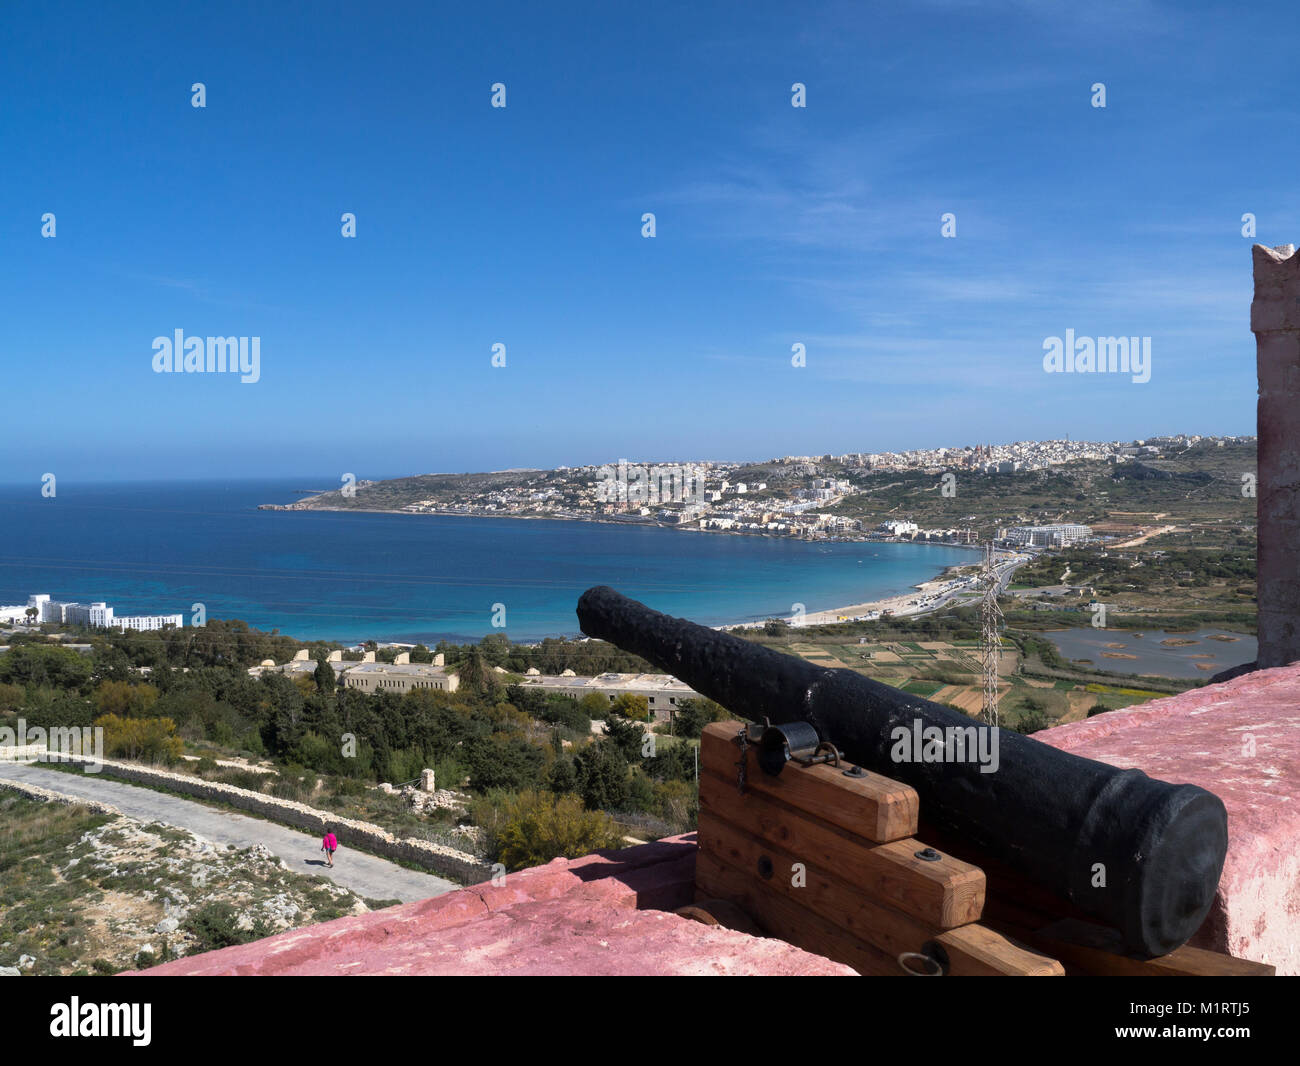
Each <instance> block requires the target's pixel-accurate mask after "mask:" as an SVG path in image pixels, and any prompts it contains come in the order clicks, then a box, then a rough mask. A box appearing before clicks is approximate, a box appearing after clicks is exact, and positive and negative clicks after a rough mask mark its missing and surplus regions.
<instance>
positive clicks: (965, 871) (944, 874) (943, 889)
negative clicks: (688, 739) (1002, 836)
mask: <svg viewBox="0 0 1300 1066" xmlns="http://www.w3.org/2000/svg"><path fill="white" fill-rule="evenodd" d="M805 772H806V771H805V770H803V769H801V768H797V767H791V768H789V769H788V770H787V771H786V773H791V774H801V773H805ZM783 776H784V775H783ZM700 809H701V811H702V812H710V813H713V814H716V815H718V816H719V817H720V818H722V819H724V820H725V821H727V822H729V823H730V824H731V825H734V826H737V827H739V828H740V829H743V830H744V831H745V832H747V833H749V834H751V835H752V836H754V837H756V838H758V839H760V840H764V841H766V842H767V843H769V844H772V845H774V846H776V847H780V848H783V849H784V850H785V851H787V852H788V853H790V854H791V855H794V856H797V857H798V858H799V859H800V860H801V861H803V862H805V863H807V864H810V865H812V866H815V867H817V868H819V869H823V870H828V871H834V872H835V873H836V874H837V875H838V876H839V877H841V878H842V879H843V880H845V881H847V882H848V883H849V884H850V885H852V886H853V887H854V888H855V889H857V890H858V891H860V892H862V893H865V894H867V895H870V896H873V897H875V898H878V899H879V900H880V901H881V902H882V903H886V904H888V905H889V906H891V907H895V908H897V909H898V910H900V911H902V912H903V913H904V914H910V915H912V916H913V917H914V918H917V919H919V920H920V921H922V922H925V923H927V924H929V925H932V926H934V927H935V928H937V929H952V928H954V927H956V926H959V925H966V924H967V923H968V922H973V921H976V920H977V919H978V918H979V916H980V914H981V912H982V910H983V906H984V873H983V871H982V870H980V869H979V867H977V866H972V865H970V864H969V863H965V862H962V861H961V860H960V859H956V858H953V857H952V856H950V855H946V854H945V855H941V857H940V858H939V859H938V860H937V861H935V862H927V861H925V860H923V859H918V858H917V857H916V853H917V852H918V851H921V850H922V849H923V848H924V847H925V845H924V844H922V843H921V842H920V841H918V840H916V839H914V838H912V837H905V838H903V839H902V840H895V841H891V842H890V843H888V844H874V843H872V842H871V841H869V840H867V839H865V838H863V837H860V836H857V835H856V834H853V833H850V832H848V831H847V830H845V829H841V828H840V827H838V826H835V825H832V824H830V823H829V822H826V821H823V820H822V819H820V818H818V817H817V816H816V815H814V814H810V813H807V812H805V811H802V810H797V809H795V808H793V807H791V806H790V805H789V804H787V803H785V802H784V801H782V800H779V799H777V798H775V797H774V796H769V795H767V794H766V793H763V792H759V791H757V790H751V791H750V792H749V794H747V795H743V796H742V795H741V794H740V793H739V792H738V791H737V790H736V783H735V781H728V780H724V779H723V778H721V777H718V776H717V775H715V774H713V773H712V772H708V771H706V772H703V773H701V774H700Z"/></svg>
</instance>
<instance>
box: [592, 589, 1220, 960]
mask: <svg viewBox="0 0 1300 1066" xmlns="http://www.w3.org/2000/svg"><path fill="white" fill-rule="evenodd" d="M578 621H579V623H580V625H581V626H582V631H583V632H584V633H585V634H587V635H588V636H591V637H597V638H599V639H602V640H606V641H609V642H610V643H611V644H615V645H617V646H618V647H620V648H622V649H623V650H624V651H629V652H632V653H634V654H636V655H639V656H641V657H642V658H643V659H646V660H647V661H649V662H651V663H653V664H654V665H655V666H656V667H658V668H659V669H661V670H664V671H666V672H667V673H670V674H672V675H673V676H674V677H676V678H678V679H679V680H681V681H683V682H685V683H686V684H687V685H689V686H690V687H691V688H693V689H694V690H695V691H696V692H699V693H700V694H701V695H704V696H707V697H708V698H710V699H712V700H715V701H716V702H717V703H720V704H721V705H722V706H723V707H725V708H727V710H729V711H731V712H732V713H733V714H737V715H739V716H740V717H742V718H746V719H749V720H751V721H762V720H763V719H764V718H768V719H770V720H771V721H772V722H773V723H781V722H790V721H795V720H800V721H805V722H808V723H809V724H811V725H812V726H814V727H815V728H816V729H817V730H818V732H819V733H820V734H821V737H822V739H823V740H828V741H830V742H831V743H833V744H835V745H836V747H838V748H839V750H840V751H841V752H842V753H843V755H844V756H845V758H847V759H850V760H852V761H853V762H855V763H857V764H859V765H861V766H863V767H865V768H866V769H868V770H874V771H875V772H877V773H880V774H883V775H886V776H888V777H891V778H894V779H896V780H899V781H904V782H906V783H908V784H910V785H912V786H913V787H914V788H915V789H916V790H917V792H918V794H919V795H920V797H921V809H922V811H923V812H924V814H925V817H926V818H927V820H928V821H930V822H932V823H934V824H935V825H936V826H938V827H939V828H940V829H942V830H945V831H950V832H952V833H954V834H956V835H958V836H959V837H960V838H961V839H962V840H965V841H968V842H969V843H970V844H971V845H972V846H973V847H975V848H978V849H980V850H981V851H983V852H984V853H985V854H988V855H990V856H992V857H993V858H996V859H998V860H1001V861H1002V862H1004V863H1005V864H1006V865H1007V866H1009V867H1010V868H1012V869H1014V870H1016V871H1017V872H1019V873H1021V874H1022V875H1023V876H1025V877H1026V878H1027V879H1029V880H1031V881H1033V882H1035V883H1037V884H1039V885H1041V886H1043V887H1044V888H1046V889H1048V890H1049V891H1051V892H1053V893H1055V894H1056V895H1058V896H1060V897H1062V898H1064V899H1067V900H1069V901H1070V902H1072V903H1073V904H1075V905H1076V906H1077V907H1079V908H1080V909H1082V910H1084V911H1086V912H1087V913H1089V914H1091V915H1093V916H1095V917H1097V918H1098V919H1100V920H1101V921H1103V922H1104V923H1105V924H1107V925H1109V926H1111V927H1113V928H1114V929H1116V930H1118V932H1119V933H1120V935H1121V937H1122V939H1123V943H1124V947H1125V949H1126V950H1127V951H1129V952H1131V953H1133V954H1136V955H1142V956H1145V957H1153V956H1156V955H1164V954H1167V953H1168V952H1170V951H1172V950H1173V949H1174V948H1176V947H1178V946H1179V945H1181V944H1183V943H1184V942H1186V940H1187V939H1188V937H1190V936H1191V935H1192V934H1193V933H1195V932H1196V930H1197V928H1198V927H1199V926H1200V924H1201V922H1202V921H1203V920H1204V919H1205V916H1206V914H1207V913H1208V912H1209V909H1210V906H1211V904H1212V903H1213V902H1214V893H1215V890H1216V888H1217V887H1218V883H1219V876H1220V874H1221V873H1222V872H1223V861H1224V857H1225V855H1226V853H1227V847H1228V821H1227V812H1226V811H1225V809H1224V806H1223V802H1222V801H1221V800H1220V799H1219V798H1218V797H1217V796H1215V795H1214V794H1213V793H1210V792H1207V791H1205V790H1204V789H1202V788H1198V787H1196V786H1195V785H1173V784H1169V783H1168V782H1165V781H1158V780H1155V779H1153V778H1150V777H1148V776H1147V775H1146V774H1144V773H1142V772H1141V771H1140V770H1122V769H1119V768H1117V767H1114V766H1109V765H1107V764H1105V763H1100V762H1096V761H1094V760H1092V759H1084V758H1081V757H1079V756H1077V755H1071V754H1069V753H1068V752H1063V751H1060V750H1058V749H1056V748H1053V747H1049V746H1048V745H1047V744H1043V743H1041V742H1039V741H1036V740H1034V739H1032V738H1031V737H1027V736H1023V735H1021V734H1019V733H1016V732H1014V731H1012V730H1004V729H998V728H997V727H988V726H983V725H980V724H977V723H975V722H973V720H972V719H971V718H969V717H967V716H966V715H964V714H961V713H960V712H958V711H955V710H952V709H951V708H948V707H944V706H941V705H940V704H937V703H931V702H930V701H929V700H923V699H920V698H918V697H915V696H910V695H908V694H907V693H905V692H902V691H900V690H898V689H894V688H890V687H889V686H887V685H883V684H881V683H880V682H877V681H872V680H870V679H869V678H866V677H863V676H862V675H860V674H858V673H855V672H854V671H852V670H844V669H827V668H824V667H819V666H815V665H813V664H812V663H809V662H807V661H805V660H803V659H797V658H794V657H793V656H789V655H783V654H781V653H779V652H775V651H772V650H770V649H767V648H763V647H760V646H759V645H757V644H754V643H751V642H749V641H746V640H741V639H739V638H738V637H734V636H731V635H730V634H727V633H723V632H719V631H717V630H713V629H708V628H706V627H704V626H700V625H696V624H695V623H693V622H689V621H686V620H685V619H681V618H672V617H669V616H668V615H665V614H661V613H660V612H658V611H654V610H651V609H650V608H648V607H646V606H645V605H644V604H641V603H638V602H637V601H636V600H632V599H629V598H628V597H626V596H623V595H621V594H620V593H618V592H616V591H614V590H613V589H611V588H608V587H606V586H597V587H595V588H591V589H588V590H587V591H586V592H585V593H584V594H583V595H582V598H581V599H580V600H579V601H578ZM930 727H938V729H939V730H941V731H944V732H943V735H944V736H962V735H965V736H967V737H971V736H972V735H973V734H972V730H975V731H977V732H978V731H982V732H983V734H984V735H983V736H982V737H980V738H979V739H980V741H981V742H982V743H983V744H984V745H985V747H984V748H983V749H979V748H978V747H977V748H976V750H985V751H989V750H992V751H996V752H997V760H996V769H995V770H993V771H992V772H986V771H987V770H988V767H989V762H990V760H987V759H986V760H984V761H983V762H982V763H981V762H979V761H977V760H973V759H971V758H961V759H953V758H951V757H950V756H951V754H952V753H953V752H954V751H955V752H960V751H961V748H960V747H954V746H952V745H951V744H949V745H948V747H947V748H945V749H944V750H945V752H947V753H948V756H949V757H945V758H942V759H941V760H940V761H924V760H922V761H915V759H914V760H913V761H900V759H901V756H900V754H899V753H900V747H899V744H900V743H901V744H902V745H903V746H904V747H906V746H907V738H910V737H916V736H918V735H920V736H924V735H925V733H924V732H922V731H926V730H929V729H930ZM952 730H956V731H958V732H952ZM900 731H901V732H900ZM931 735H937V734H933V733H931ZM994 744H996V747H992V745H994ZM937 750H938V749H936V748H931V754H934V753H935V752H936V751H937ZM970 750H971V748H970V747H969V746H968V747H967V749H966V752H967V754H969V753H970ZM922 754H923V753H922V752H916V751H915V750H914V749H913V750H912V752H911V755H912V756H915V757H916V758H918V759H919V758H920V756H921V755H922ZM909 757H911V756H909Z"/></svg>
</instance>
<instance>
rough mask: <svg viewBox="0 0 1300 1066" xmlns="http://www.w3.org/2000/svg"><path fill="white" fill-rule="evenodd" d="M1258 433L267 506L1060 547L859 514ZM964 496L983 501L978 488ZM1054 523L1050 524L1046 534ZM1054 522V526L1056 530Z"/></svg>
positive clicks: (387, 491)
mask: <svg viewBox="0 0 1300 1066" xmlns="http://www.w3.org/2000/svg"><path fill="white" fill-rule="evenodd" d="M1253 442H1254V438H1253V437H1206V436H1201V435H1197V434H1179V435H1174V436H1160V437H1150V438H1144V439H1135V440H1128V441H1109V442H1098V441H1074V440H1069V439H1065V440H1048V441H1018V442H1015V443H1012V444H974V445H966V446H964V447H952V448H928V449H917V450H912V451H899V452H878V453H849V454H844V455H829V454H827V455H821V456H783V457H778V458H773V459H770V460H766V461H764V462H750V463H741V462H716V461H692V462H685V463H672V464H669V463H656V462H629V461H627V460H619V461H618V462H617V463H609V464H605V465H587V466H576V467H567V466H566V467H558V468H556V469H554V470H519V471H498V472H495V473H491V474H482V475H477V474H456V475H453V474H429V475H421V476H417V477H410V478H398V479H394V480H390V481H380V482H361V483H359V484H358V485H356V486H355V487H353V488H352V489H351V490H350V491H347V490H345V491H341V492H328V493H321V494H319V495H316V496H311V497H308V498H307V499H304V500H300V501H298V502H297V503H293V504H287V505H274V504H272V505H266V506H267V507H268V509H274V510H315V509H339V510H354V509H360V510H384V511H397V512H400V513H406V514H434V515H464V516H477V517H496V518H550V519H569V520H583V521H601V522H619V523H624V522H625V523H636V524H644V525H658V526H665V527H673V528H677V529H682V530H692V531H701V532H714V533H739V534H757V535H764V536H778V537H795V538H801V539H806V540H891V541H900V540H905V541H926V542H938V543H943V544H950V545H973V544H976V543H982V542H985V541H987V540H990V539H992V540H995V541H996V542H998V543H999V545H1000V546H1005V547H1008V548H1021V547H1063V546H1069V545H1073V544H1076V543H1079V542H1081V541H1087V540H1088V539H1090V538H1091V537H1092V532H1093V531H1092V530H1090V529H1089V528H1088V526H1087V524H1086V523H1080V522H1069V521H1065V520H1064V519H1065V516H1064V515H1058V516H1049V517H1052V518H1053V520H1051V521H1044V522H1034V521H1031V520H1030V519H1031V516H1030V515H1028V514H1023V513H1018V512H1016V511H1013V510H1008V511H1006V512H999V511H992V510H990V509H989V507H988V506H987V504H984V505H982V506H980V507H978V508H975V509H973V513H970V514H966V515H959V516H957V520H956V521H946V522H943V523H942V524H938V523H934V522H927V521H925V520H924V519H922V518H920V517H919V516H918V515H916V514H913V513H910V511H909V509H908V508H907V507H906V505H904V506H902V507H901V509H900V508H899V507H891V508H890V512H891V513H890V514H889V515H888V517H885V518H883V520H877V521H872V518H871V516H870V515H865V514H864V512H866V511H869V510H870V509H871V507H870V505H871V504H873V503H875V502H877V501H879V500H880V499H881V498H882V496H881V493H882V492H884V491H887V490H889V489H891V488H894V487H895V485H894V484H893V483H889V481H888V477H887V475H898V476H899V477H903V478H911V479H913V480H915V479H917V478H921V477H932V478H934V482H933V485H932V488H933V492H932V493H931V495H937V496H940V497H947V498H955V497H957V496H958V495H959V493H958V491H957V479H958V478H963V479H971V478H980V477H990V476H998V475H1017V474H1026V475H1029V474H1036V473H1037V474H1040V475H1047V474H1051V473H1053V472H1056V471H1065V472H1069V471H1072V470H1075V469H1083V468H1084V467H1086V466H1089V465H1091V466H1099V467H1100V468H1101V469H1103V470H1106V469H1110V470H1115V469H1119V468H1123V467H1125V466H1128V467H1130V468H1133V469H1135V470H1137V471H1138V472H1139V473H1140V472H1142V467H1143V464H1145V463H1148V462H1152V461H1158V460H1161V459H1166V458H1175V457H1178V456H1180V455H1183V454H1185V453H1188V452H1190V451H1192V450H1193V449H1198V450H1204V449H1206V448H1214V449H1220V448H1225V447H1227V446H1229V445H1253ZM963 498H969V499H972V501H973V502H976V503H979V500H978V493H976V494H969V493H968V494H966V496H965V497H963ZM1044 527H1051V528H1050V529H1048V531H1047V532H1042V528H1044ZM1057 527H1060V528H1057ZM1145 532H1147V530H1146V529H1145V527H1142V526H1141V525H1140V524H1139V525H1132V524H1130V525H1125V524H1123V523H1121V524H1120V525H1119V526H1117V527H1116V528H1115V529H1114V530H1106V529H1099V530H1097V537H1099V538H1101V539H1102V540H1105V539H1106V538H1108V537H1112V536H1121V535H1123V534H1125V533H1131V534H1133V535H1140V534H1141V533H1145Z"/></svg>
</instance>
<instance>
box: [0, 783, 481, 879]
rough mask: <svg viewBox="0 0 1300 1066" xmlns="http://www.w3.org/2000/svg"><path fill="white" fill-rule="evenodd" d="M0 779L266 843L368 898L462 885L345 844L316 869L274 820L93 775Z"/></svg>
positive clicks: (298, 837) (294, 835)
mask: <svg viewBox="0 0 1300 1066" xmlns="http://www.w3.org/2000/svg"><path fill="white" fill-rule="evenodd" d="M0 778H5V779H8V780H10V781H21V782H23V783H24V784H28V785H37V786H39V787H40V788H47V789H49V790H50V791H51V792H60V793H62V794H63V795H65V796H73V797H76V798H78V799H96V800H100V801H102V802H104V803H111V804H112V805H113V806H114V807H116V808H117V809H118V810H119V811H121V812H122V813H123V814H124V815H126V816H127V817H128V818H136V819H138V820H139V821H142V822H165V823H166V824H167V825H173V826H175V827H176V828H178V829H188V830H189V831H190V832H192V833H196V834H197V835H198V836H201V837H203V838H204V839H205V840H210V841H212V843H214V844H219V845H225V844H234V845H235V846H236V847H239V848H247V847H251V846H252V845H254V844H264V845H266V847H268V848H270V850H271V851H272V852H274V853H275V854H276V855H278V856H279V857H280V858H281V859H282V860H284V865H285V867H286V868H287V869H289V870H290V871H292V872H293V873H299V874H308V875H309V876H314V877H324V878H328V879H329V880H330V881H333V882H334V883H335V884H336V885H341V886H342V887H344V888H349V889H351V890H352V891H353V892H355V893H356V894H357V895H359V896H364V897H366V898H367V899H400V900H401V901H402V902H403V903H410V902H412V901H414V900H417V899H428V898H429V897H430V896H440V895H442V894H443V893H444V892H452V891H454V890H455V889H457V888H459V887H460V886H459V885H457V884H455V883H453V882H451V881H448V880H446V879H445V878H442V877H438V876H437V875H436V874H429V873H423V872H421V871H419V870H408V869H407V868H406V867H405V866H399V865H397V863H395V862H389V861H388V860H387V859H381V858H379V857H378V856H376V855H367V854H366V853H365V852H361V851H353V850H350V849H349V848H348V846H347V841H346V840H341V841H339V843H340V844H341V845H342V846H341V847H340V849H339V851H338V852H337V853H336V854H335V856H334V869H332V870H331V869H329V868H328V867H325V866H316V865H314V864H315V863H318V862H322V861H323V857H322V855H321V850H320V841H319V840H317V839H316V837H314V836H312V835H309V834H307V833H303V832H300V831H299V830H297V829H290V828H289V827H288V826H284V825H278V824H276V823H275V822H266V821H263V820H262V819H260V818H250V817H248V816H247V815H244V814H236V813H235V812H233V811H226V810H222V809H220V808H217V807H208V806H206V805H205V804H202V803H195V802H194V801H193V800H188V799H182V798H181V797H180V796H173V795H170V794H169V793H166V792H155V791H154V790H153V789H149V788H139V787H137V786H135V785H130V784H126V783H125V782H122V781H111V780H109V779H108V778H105V777H101V776H98V775H95V774H69V773H64V772H62V771H60V770H47V769H44V768H42V767H40V766H28V765H25V764H23V763H8V762H4V763H0Z"/></svg>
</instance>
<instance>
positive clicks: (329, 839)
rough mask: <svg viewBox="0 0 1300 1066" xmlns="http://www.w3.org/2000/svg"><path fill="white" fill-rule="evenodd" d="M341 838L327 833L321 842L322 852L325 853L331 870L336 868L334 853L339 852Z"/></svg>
mask: <svg viewBox="0 0 1300 1066" xmlns="http://www.w3.org/2000/svg"><path fill="white" fill-rule="evenodd" d="M338 847H339V838H338V837H336V836H335V835H334V834H333V833H329V832H327V833H326V834H325V837H324V839H323V840H321V842H320V849H321V851H323V852H325V858H326V860H327V861H328V863H329V866H330V869H333V868H334V853H335V852H336V851H338Z"/></svg>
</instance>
